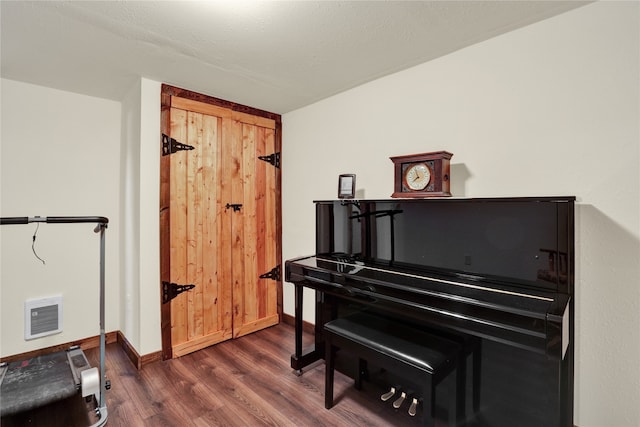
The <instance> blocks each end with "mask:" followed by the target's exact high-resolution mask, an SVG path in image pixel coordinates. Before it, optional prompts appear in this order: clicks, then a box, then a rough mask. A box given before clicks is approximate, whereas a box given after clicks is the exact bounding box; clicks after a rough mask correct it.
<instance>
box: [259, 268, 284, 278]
mask: <svg viewBox="0 0 640 427" xmlns="http://www.w3.org/2000/svg"><path fill="white" fill-rule="evenodd" d="M260 278H261V279H271V280H275V281H279V280H280V265H279V264H278V265H276V266H275V267H273V268H272V269H271V270H270V271H268V272H266V273H264V274H261V275H260Z"/></svg>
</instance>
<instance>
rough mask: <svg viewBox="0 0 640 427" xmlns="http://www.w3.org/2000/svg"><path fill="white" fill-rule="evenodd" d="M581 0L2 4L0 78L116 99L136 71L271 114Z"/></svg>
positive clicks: (551, 12) (311, 101) (281, 112)
mask: <svg viewBox="0 0 640 427" xmlns="http://www.w3.org/2000/svg"><path fill="white" fill-rule="evenodd" d="M583 4H585V2H580V1H524V0H520V1H401V2H395V1H349V2H347V1H264V2H257V1H247V0H244V1H239V0H235V1H231V0H229V1H208V2H207V1H196V2H191V1H120V2H112V1H105V2H101V1H73V2H66V1H64V2H61V1H45V2H32V1H17V2H13V1H2V2H0V18H1V33H0V37H1V50H0V54H1V74H2V77H3V78H7V79H12V80H19V81H24V82H28V83H33V84H37V85H43V86H47V87H52V88H57V89H62V90H66V91H71V92H77V93H82V94H86V95H91V96H97V97H102V98H108V99H113V100H121V99H122V97H123V95H124V94H125V93H126V92H127V90H129V89H130V88H131V87H132V85H133V84H134V83H135V82H136V80H137V79H138V78H139V77H141V76H142V77H145V78H149V79H152V80H156V81H160V82H164V83H169V84H172V85H175V86H179V87H183V88H185V89H190V90H194V91H197V92H201V93H204V94H207V95H211V96H215V97H218V98H223V99H227V100H230V101H234V102H237V103H241V104H245V105H249V106H252V107H255V108H260V109H264V110H267V111H271V112H275V113H280V114H283V113H286V112H289V111H291V110H294V109H296V108H299V107H302V106H305V105H308V104H311V103H313V102H316V101H318V100H321V99H323V98H326V97H328V96H331V95H334V94H336V93H339V92H341V91H344V90H347V89H350V88H352V87H355V86H358V85H360V84H362V83H365V82H367V81H370V80H373V79H376V78H379V77H382V76H384V75H387V74H390V73H393V72H396V71H400V70H402V69H406V68H408V67H411V66H413V65H417V64H420V63H423V62H426V61H429V60H431V59H434V58H437V57H439V56H442V55H446V54H448V53H450V52H453V51H456V50H458V49H461V48H464V47H466V46H469V45H472V44H474V43H478V42H481V41H483V40H486V39H488V38H491V37H494V36H496V35H499V34H502V33H505V32H508V31H511V30H514V29H517V28H520V27H522V26H525V25H528V24H531V23H534V22H536V21H540V20H542V19H546V18H549V17H551V16H554V15H557V14H560V13H563V12H565V11H567V10H570V9H573V8H576V7H579V6H582V5H583Z"/></svg>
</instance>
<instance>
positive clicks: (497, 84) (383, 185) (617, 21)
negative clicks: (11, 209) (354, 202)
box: [282, 2, 640, 427]
mask: <svg viewBox="0 0 640 427" xmlns="http://www.w3.org/2000/svg"><path fill="white" fill-rule="evenodd" d="M638 18H639V7H638V3H637V2H598V3H595V4H591V5H588V6H585V7H582V8H579V9H577V10H574V11H571V12H568V13H566V14H563V15H560V16H557V17H555V18H552V19H548V20H545V21H543V22H540V23H538V24H535V25H531V26H529V27H525V28H523V29H520V30H517V31H514V32H511V33H508V34H506V35H503V36H500V37H497V38H494V39H491V40H488V41H486V42H484V43H481V44H478V45H475V46H472V47H469V48H466V49H464V50H461V51H458V52H455V53H453V54H450V55H448V56H445V57H443V58H440V59H437V60H434V61H431V62H428V63H426V64H422V65H420V66H417V67H414V68H412V69H409V70H406V71H403V72H400V73H397V74H395V75H392V76H388V77H385V78H382V79H379V80H376V81H373V82H371V83H369V84H366V85H363V86H361V87H358V88H355V89H353V90H350V91H347V92H345V93H342V94H339V95H337V96H334V97H332V98H329V99H326V100H324V101H321V102H318V103H316V104H314V105H311V106H308V107H305V108H302V109H299V110H296V111H294V112H291V113H288V114H285V115H284V116H283V153H284V154H283V169H282V174H283V179H282V185H283V188H282V194H283V258H284V259H289V258H293V257H296V256H300V255H308V254H312V253H313V252H314V238H315V237H314V208H313V204H312V200H314V199H333V198H335V197H336V191H337V179H338V175H339V174H340V173H355V174H356V175H357V190H358V193H359V194H358V196H359V197H360V198H365V197H366V198H388V197H389V196H390V194H391V193H392V191H393V178H392V170H393V169H392V162H391V161H390V160H389V157H390V156H394V155H402V154H412V153H420V152H428V151H436V150H443V149H444V150H448V151H451V152H453V153H454V156H453V158H452V164H453V166H452V174H451V175H452V177H451V179H452V185H453V195H454V196H468V197H485V196H545V195H575V196H577V198H578V206H577V211H576V245H577V247H576V269H577V271H576V287H577V292H576V310H577V313H576V323H577V327H576V334H577V337H576V381H575V385H576V402H575V422H576V424H577V425H578V426H580V427H601V426H609V427H632V426H638V425H640V394H639V393H640V362H639V361H640V337H639V335H638V328H639V327H640V288H639V283H640V269H639V267H638V260H639V259H640V206H639V203H640V202H639V200H640V158H639V157H640V153H639V146H640V142H639V141H640V131H639V117H640V111H639V101H640V94H639V83H638V82H639V77H640V67H639V63H640V59H639V51H640V44H639V19H638ZM382 54H384V53H383V52H381V55H382ZM284 287H285V289H284V309H285V312H286V313H289V314H292V313H293V286H292V285H290V284H285V285H284ZM305 320H308V321H311V322H313V299H312V294H311V292H308V293H306V294H305Z"/></svg>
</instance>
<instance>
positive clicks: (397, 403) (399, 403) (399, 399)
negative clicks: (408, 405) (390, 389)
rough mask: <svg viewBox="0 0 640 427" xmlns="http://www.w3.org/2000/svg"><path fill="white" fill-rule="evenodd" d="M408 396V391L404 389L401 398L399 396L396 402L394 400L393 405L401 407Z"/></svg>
mask: <svg viewBox="0 0 640 427" xmlns="http://www.w3.org/2000/svg"><path fill="white" fill-rule="evenodd" d="M406 398H407V393H405V392H404V391H403V392H402V394H401V395H400V397H399V398H397V399H396V400H395V401H394V402H393V407H394V408H396V409H398V408H399V407H401V406H402V402H404V399H406Z"/></svg>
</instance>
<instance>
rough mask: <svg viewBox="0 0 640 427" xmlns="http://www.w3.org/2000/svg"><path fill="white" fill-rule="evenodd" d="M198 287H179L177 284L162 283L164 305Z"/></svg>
mask: <svg viewBox="0 0 640 427" xmlns="http://www.w3.org/2000/svg"><path fill="white" fill-rule="evenodd" d="M195 287H196V285H178V284H176V283H169V282H162V303H163V304H166V303H168V302H169V301H171V300H172V299H174V298H175V297H177V296H178V294H181V293H183V292H185V291H188V290H190V289H193V288H195Z"/></svg>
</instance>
